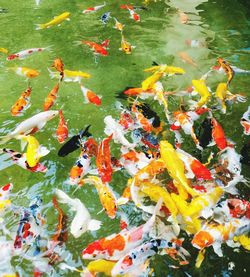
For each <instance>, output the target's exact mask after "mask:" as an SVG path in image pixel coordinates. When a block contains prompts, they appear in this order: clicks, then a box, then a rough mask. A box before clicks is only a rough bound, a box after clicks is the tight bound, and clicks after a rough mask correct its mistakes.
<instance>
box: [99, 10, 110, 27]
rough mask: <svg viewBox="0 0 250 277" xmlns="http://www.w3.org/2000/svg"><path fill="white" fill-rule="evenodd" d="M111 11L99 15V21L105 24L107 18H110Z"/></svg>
mask: <svg viewBox="0 0 250 277" xmlns="http://www.w3.org/2000/svg"><path fill="white" fill-rule="evenodd" d="M110 14H111V12H106V13H104V14H103V15H102V16H101V21H102V23H103V24H107V23H108V21H109V19H110V18H111V15H110Z"/></svg>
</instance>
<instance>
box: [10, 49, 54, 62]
mask: <svg viewBox="0 0 250 277" xmlns="http://www.w3.org/2000/svg"><path fill="white" fill-rule="evenodd" d="M50 49H51V47H50V46H48V47H45V48H30V49H26V50H22V51H20V52H17V53H15V54H10V55H8V57H7V58H6V60H7V61H12V60H15V59H19V60H23V59H25V58H26V57H28V56H30V55H32V54H34V53H39V52H42V51H45V50H47V51H49V50H50Z"/></svg>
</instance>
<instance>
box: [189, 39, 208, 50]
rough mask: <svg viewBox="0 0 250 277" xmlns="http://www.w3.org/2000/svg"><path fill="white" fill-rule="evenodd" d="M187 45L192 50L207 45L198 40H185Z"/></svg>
mask: <svg viewBox="0 0 250 277" xmlns="http://www.w3.org/2000/svg"><path fill="white" fill-rule="evenodd" d="M185 43H186V45H188V46H190V47H192V48H201V47H205V43H203V42H201V41H199V40H197V39H186V40H185Z"/></svg>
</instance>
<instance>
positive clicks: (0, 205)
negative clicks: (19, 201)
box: [0, 199, 11, 211]
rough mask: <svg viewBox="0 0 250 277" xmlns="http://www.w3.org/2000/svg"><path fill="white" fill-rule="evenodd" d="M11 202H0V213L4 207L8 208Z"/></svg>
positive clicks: (6, 200) (7, 200)
mask: <svg viewBox="0 0 250 277" xmlns="http://www.w3.org/2000/svg"><path fill="white" fill-rule="evenodd" d="M10 204H11V201H10V200H9V199H5V200H0V211H1V210H3V209H4V208H5V207H7V206H10Z"/></svg>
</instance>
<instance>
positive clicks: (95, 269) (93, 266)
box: [87, 259, 116, 276]
mask: <svg viewBox="0 0 250 277" xmlns="http://www.w3.org/2000/svg"><path fill="white" fill-rule="evenodd" d="M115 264H116V262H113V261H106V260H101V259H99V260H96V261H91V262H90V263H88V265H87V269H88V271H89V272H90V273H91V274H96V273H104V274H105V275H107V276H111V271H112V269H113V267H114V265H115Z"/></svg>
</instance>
